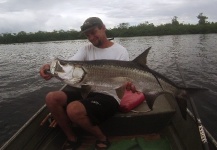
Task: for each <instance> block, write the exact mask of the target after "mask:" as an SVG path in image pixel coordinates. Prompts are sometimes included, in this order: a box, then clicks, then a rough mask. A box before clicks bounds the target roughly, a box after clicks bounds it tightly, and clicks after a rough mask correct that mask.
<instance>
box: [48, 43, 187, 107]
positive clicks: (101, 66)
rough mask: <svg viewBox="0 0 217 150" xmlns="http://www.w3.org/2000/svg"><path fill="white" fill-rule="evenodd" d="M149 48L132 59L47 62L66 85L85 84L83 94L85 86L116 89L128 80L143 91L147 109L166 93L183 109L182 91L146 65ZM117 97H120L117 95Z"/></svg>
mask: <svg viewBox="0 0 217 150" xmlns="http://www.w3.org/2000/svg"><path fill="white" fill-rule="evenodd" d="M150 49H151V47H149V48H148V49H147V50H145V51H144V52H143V53H142V54H140V55H139V56H138V57H136V58H135V59H134V60H133V61H118V60H94V61H67V60H60V59H55V60H53V61H52V63H51V65H50V72H51V74H52V75H53V76H56V77H57V78H59V79H60V80H63V81H64V82H65V83H66V84H69V85H72V86H80V87H85V88H84V89H85V90H84V91H85V92H86V93H87V94H88V92H89V90H90V89H91V88H89V87H94V86H96V87H98V88H99V87H100V88H110V89H119V88H120V87H122V85H124V83H126V82H132V83H133V84H134V85H135V87H136V89H137V90H138V91H140V92H143V93H144V94H145V96H146V97H147V102H148V105H149V107H150V108H151V109H152V106H153V103H154V100H155V99H156V97H157V96H159V95H160V94H162V93H165V92H166V93H170V94H172V95H173V96H174V97H175V98H176V99H177V100H178V103H180V99H181V103H182V106H181V107H180V108H181V111H185V109H186V106H187V102H186V99H185V98H183V97H186V90H185V89H183V88H179V87H177V86H176V85H175V84H174V83H173V82H172V81H170V80H169V79H167V78H165V77H164V76H163V75H161V74H159V73H157V72H155V71H154V70H151V69H150V68H149V67H148V66H147V65H146V58H147V55H148V52H149V50H150ZM86 87H88V88H86ZM87 89H88V90H87ZM117 91H118V90H117ZM117 94H118V93H117ZM118 96H119V97H121V94H118Z"/></svg>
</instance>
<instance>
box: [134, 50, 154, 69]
mask: <svg viewBox="0 0 217 150" xmlns="http://www.w3.org/2000/svg"><path fill="white" fill-rule="evenodd" d="M150 49H151V47H149V48H147V49H146V50H145V51H144V52H143V53H142V54H140V55H139V56H137V57H136V58H135V59H134V60H133V62H135V63H137V64H140V65H142V66H146V63H147V56H148V53H149V50H150Z"/></svg>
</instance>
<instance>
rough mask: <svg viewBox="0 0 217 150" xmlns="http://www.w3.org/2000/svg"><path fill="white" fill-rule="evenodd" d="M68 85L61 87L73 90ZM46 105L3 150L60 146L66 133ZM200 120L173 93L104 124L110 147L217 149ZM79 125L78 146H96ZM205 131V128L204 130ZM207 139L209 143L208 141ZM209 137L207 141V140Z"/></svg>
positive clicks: (49, 149)
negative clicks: (182, 108)
mask: <svg viewBox="0 0 217 150" xmlns="http://www.w3.org/2000/svg"><path fill="white" fill-rule="evenodd" d="M71 89H72V87H70V86H68V85H64V86H63V87H62V88H61V89H60V90H71ZM49 116H50V115H49V111H48V109H47V107H46V105H44V106H42V107H41V108H40V109H39V110H38V111H37V112H36V113H35V114H34V115H33V116H32V117H31V118H30V119H29V120H28V121H27V122H26V123H25V124H24V125H23V126H22V127H21V128H20V129H19V130H18V131H17V132H16V133H15V134H14V135H13V136H12V137H11V138H10V139H9V140H8V141H7V142H6V143H5V144H4V145H3V146H2V147H1V150H15V149H16V150H59V149H61V147H62V145H63V143H64V141H65V140H66V136H65V135H64V133H63V132H62V130H61V129H60V128H59V127H58V125H56V124H54V123H53V122H54V120H53V119H52V117H49ZM198 120H199V118H196V117H195V116H194V115H193V114H192V113H191V111H190V109H187V118H186V119H184V118H183V117H182V115H181V112H180V110H179V108H178V105H177V103H176V101H175V100H174V98H173V97H172V96H171V95H169V94H162V95H160V96H159V97H157V99H156V101H155V104H154V106H153V110H151V111H150V110H149V107H148V106H147V104H146V103H145V102H143V103H142V104H140V105H139V106H138V107H136V108H135V109H133V110H132V111H130V112H128V113H122V112H118V113H117V114H115V115H114V116H113V117H112V118H110V119H108V120H107V121H106V122H104V123H102V124H101V125H100V127H101V129H102V130H103V131H104V132H105V134H106V135H107V136H108V138H109V140H110V141H111V143H112V144H111V147H110V149H118V150H119V149H120V150H124V149H132V150H136V149H137V150H139V149H146V150H153V149H155V150H158V149H159V150H207V149H210V150H216V149H217V143H216V141H215V139H214V138H213V137H212V136H211V134H210V133H209V132H208V131H207V130H206V129H205V128H202V129H205V130H202V131H205V132H204V135H202V138H201V132H199V130H198V129H199V128H198V123H197V122H198ZM73 128H75V129H77V130H78V131H79V132H80V133H81V135H82V137H83V138H82V141H83V143H82V145H81V146H80V147H79V148H78V150H79V149H80V150H85V149H87V150H90V149H93V145H94V141H95V138H94V137H93V136H91V135H90V134H88V133H86V132H85V131H82V129H80V128H79V127H73ZM202 133H203V132H202ZM206 139H207V143H208V144H209V145H206V144H207V143H205V142H206ZM204 140H205V142H204Z"/></svg>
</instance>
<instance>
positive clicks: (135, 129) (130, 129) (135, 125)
mask: <svg viewBox="0 0 217 150" xmlns="http://www.w3.org/2000/svg"><path fill="white" fill-rule="evenodd" d="M173 103H174V98H173V97H172V96H171V95H169V94H168V95H165V94H164V95H160V96H159V97H157V99H156V100H155V103H154V105H153V110H151V111H149V108H148V106H147V104H146V103H145V102H143V103H142V104H140V105H139V106H138V107H137V108H135V109H134V110H133V111H131V112H128V113H122V112H119V113H117V114H116V115H114V116H113V117H111V118H110V119H108V120H107V121H106V122H104V123H103V124H102V125H101V128H102V129H103V131H104V132H106V134H107V135H132V134H143V133H155V132H158V131H159V130H161V129H162V128H164V127H165V126H166V125H167V124H168V123H169V122H170V120H171V119H172V117H173V115H174V114H175V112H176V108H175V105H173Z"/></svg>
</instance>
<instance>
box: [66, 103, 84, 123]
mask: <svg viewBox="0 0 217 150" xmlns="http://www.w3.org/2000/svg"><path fill="white" fill-rule="evenodd" d="M66 111H67V114H68V116H69V118H70V119H71V120H73V121H75V120H77V119H79V118H82V117H84V116H86V109H85V107H84V105H83V104H82V103H81V102H79V101H74V102H71V103H70V104H68V105H67V108H66Z"/></svg>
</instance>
